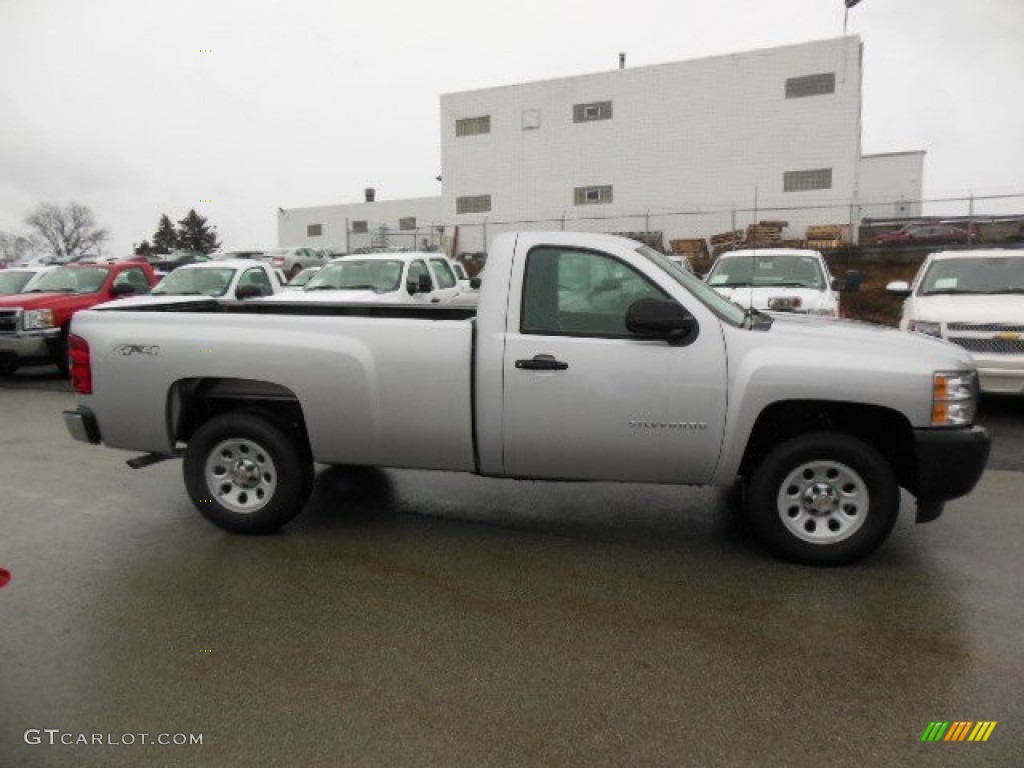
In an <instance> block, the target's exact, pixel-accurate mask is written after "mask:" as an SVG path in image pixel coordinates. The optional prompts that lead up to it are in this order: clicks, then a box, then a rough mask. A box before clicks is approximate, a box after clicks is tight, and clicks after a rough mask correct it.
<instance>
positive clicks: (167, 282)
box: [153, 267, 235, 296]
mask: <svg viewBox="0 0 1024 768" xmlns="http://www.w3.org/2000/svg"><path fill="white" fill-rule="evenodd" d="M234 276H235V269H234V268H233V267H216V268H214V267H210V268H200V267H194V268H189V267H178V268H177V269H176V270H174V271H173V272H171V273H170V274H169V275H167V277H165V278H164V279H163V280H161V281H160V284H159V285H158V286H157V287H156V288H154V289H153V294H154V295H158V296H223V295H224V294H225V293H227V290H228V286H229V285H230V284H231V278H233V277H234Z"/></svg>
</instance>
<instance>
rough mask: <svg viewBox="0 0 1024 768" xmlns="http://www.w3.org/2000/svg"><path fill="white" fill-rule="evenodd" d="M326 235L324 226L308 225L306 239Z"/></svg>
mask: <svg viewBox="0 0 1024 768" xmlns="http://www.w3.org/2000/svg"><path fill="white" fill-rule="evenodd" d="M323 233H324V225H323V224H307V225H306V237H320V235H322V234H323Z"/></svg>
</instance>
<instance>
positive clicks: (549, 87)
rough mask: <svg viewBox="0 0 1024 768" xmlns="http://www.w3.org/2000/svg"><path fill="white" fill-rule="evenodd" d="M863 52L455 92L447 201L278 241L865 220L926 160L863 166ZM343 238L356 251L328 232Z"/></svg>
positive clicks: (912, 191)
mask: <svg viewBox="0 0 1024 768" xmlns="http://www.w3.org/2000/svg"><path fill="white" fill-rule="evenodd" d="M861 55H862V47H861V43H860V40H859V38H857V37H843V38H838V39H834V40H825V41H819V42H812V43H806V44H801V45H792V46H786V47H782V48H772V49H765V50H757V51H750V52H747V53H739V54H735V55H729V56H717V57H712V58H706V59H698V60H693V61H683V62H675V63H669V64H658V65H654V66H645V67H635V68H628V67H624V66H620V68H618V69H614V70H611V71H608V72H601V73H596V74H590V75H582V76H577V77H568V78H560V79H556V80H546V81H542V82H535V83H525V84H520V85H510V86H503V87H497V88H487V89H483V90H476V91H466V92H462V93H452V94H445V95H442V96H441V114H440V118H441V137H442V138H441V175H442V194H441V197H440V198H421V199H418V200H409V201H389V202H386V203H384V202H374V203H359V204H356V205H354V206H353V205H349V206H327V207H323V208H306V209H291V210H288V211H285V212H283V213H282V214H281V215H280V216H279V218H278V222H279V237H280V241H281V244H282V245H300V244H302V245H317V244H318V243H317V242H316V238H323V239H324V240H323V241H321V244H322V243H323V242H324V241H329V243H328V244H329V245H330V246H332V247H338V248H340V247H345V246H343V245H342V241H344V242H345V243H346V244H347V246H348V247H347V248H346V249H353V248H355V247H360V246H361V245H362V244H363V241H362V240H356V239H355V237H356V235H357V234H359V235H362V236H363V239H366V240H370V239H372V235H373V233H374V231H375V229H377V228H379V227H380V226H382V225H383V226H386V227H389V228H390V227H394V228H397V229H398V230H399V231H400V232H401V231H406V232H408V230H407V229H403V227H402V226H401V223H400V220H401V219H402V218H403V217H404V218H405V219H406V221H405V223H406V225H408V224H409V221H408V217H415V221H416V225H417V228H419V227H420V226H423V225H426V224H428V223H429V225H430V226H431V227H432V229H431V230H430V231H431V233H434V234H436V233H437V232H438V227H445V236H446V238H447V239H446V240H445V243H447V244H449V245H450V244H451V241H452V240H453V239H454V240H457V245H456V246H455V247H456V248H457V250H458V251H460V252H462V251H480V250H486V247H487V244H488V243H489V241H490V240H491V238H493V236H494V235H495V234H497V233H498V232H501V231H506V230H511V229H560V228H564V229H574V230H588V231H604V232H616V231H660V232H662V233H663V234H664V237H665V240H669V239H672V238H677V237H708V236H710V235H711V234H714V233H716V232H722V231H727V230H731V229H739V228H743V227H745V226H746V225H748V224H751V223H754V222H755V221H763V220H772V221H780V220H782V221H787V222H788V223H789V227H788V228H787V230H785V232H784V233H783V234H784V237H787V238H794V239H799V238H803V237H804V231H805V228H806V227H807V226H808V225H810V224H849V225H855V224H856V223H857V220H858V219H859V217H860V204H861V201H862V200H865V201H867V200H869V201H871V202H872V205H884V204H886V201H898V200H905V201H919V200H920V199H921V178H922V172H921V170H922V169H923V153H920V152H917V153H894V154H889V155H871V156H868V157H866V158H862V157H861V144H860V141H861V139H860V136H861ZM620 64H622V62H621V61H620ZM908 158H911V162H910V163H909V165H908ZM914 163H917V165H914ZM911 166H912V167H911ZM385 206H386V207H385ZM413 208H416V211H415V212H413ZM889 210H890V211H892V210H893V207H892V205H891V204H890V205H889ZM889 215H891V214H889ZM908 215H912V212H910V213H908ZM346 221H347V222H348V225H349V226H348V227H345V222H346ZM354 222H361V224H360V227H362V226H363V225H364V224H365V226H366V227H367V228H368V232H365V233H364V232H356V231H355V229H354V227H353V226H352V225H353V223H354ZM317 225H319V226H320V229H319V230H318V229H317ZM339 228H341V231H342V232H344V233H346V235H347V240H346V239H345V238H340V239H339V238H338V237H337V236H335V235H334V234H332V235H331V236H328V235H327V232H328V230H329V231H330V232H332V233H336V232H337V231H339ZM855 229H856V227H855V226H851V230H855ZM316 232H319V234H311V233H316ZM424 232H426V230H423V231H422V232H421V231H416V232H414V233H413V234H412V235H411V239H412V240H414V241H415V242H416V244H417V245H421V239H422V238H423V237H424V236H425V235H424ZM392 242H393V244H399V245H404V244H405V243H401V242H398V240H396V239H394V238H393V239H392ZM429 242H431V244H432V243H433V242H434V241H432V240H431V241H429ZM409 244H410V245H411V244H412V243H409Z"/></svg>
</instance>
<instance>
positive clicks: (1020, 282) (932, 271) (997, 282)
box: [918, 256, 1024, 296]
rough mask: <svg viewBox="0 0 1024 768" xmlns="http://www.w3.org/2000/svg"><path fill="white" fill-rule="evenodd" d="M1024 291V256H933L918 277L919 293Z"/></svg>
mask: <svg viewBox="0 0 1024 768" xmlns="http://www.w3.org/2000/svg"><path fill="white" fill-rule="evenodd" d="M957 293H977V294H993V293H1024V256H983V257H981V256H971V257H964V258H953V259H936V260H935V261H933V262H932V263H931V265H930V266H929V267H928V270H927V272H925V274H924V277H923V278H922V279H921V287H920V288H919V289H918V295H919V296H934V295H937V294H947V295H948V294H957Z"/></svg>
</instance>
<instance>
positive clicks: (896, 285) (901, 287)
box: [885, 280, 910, 296]
mask: <svg viewBox="0 0 1024 768" xmlns="http://www.w3.org/2000/svg"><path fill="white" fill-rule="evenodd" d="M885 290H886V291H887V292H888V293H891V294H894V295H896V296H909V295H910V283H908V282H907V281H906V280H893V281H892V282H891V283H889V284H888V285H886V286H885Z"/></svg>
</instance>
